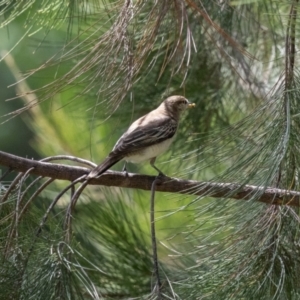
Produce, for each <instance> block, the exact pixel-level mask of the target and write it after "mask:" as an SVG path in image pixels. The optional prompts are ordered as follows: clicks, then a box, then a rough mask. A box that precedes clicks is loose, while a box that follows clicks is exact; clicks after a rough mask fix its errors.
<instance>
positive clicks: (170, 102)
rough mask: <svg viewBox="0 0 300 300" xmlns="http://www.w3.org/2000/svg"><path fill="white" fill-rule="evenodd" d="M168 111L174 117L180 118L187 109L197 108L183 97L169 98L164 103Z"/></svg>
mask: <svg viewBox="0 0 300 300" xmlns="http://www.w3.org/2000/svg"><path fill="white" fill-rule="evenodd" d="M162 105H164V107H165V109H166V111H168V112H169V113H170V114H171V115H172V116H173V117H176V118H179V117H180V115H181V113H182V112H184V111H185V110H186V109H187V108H190V107H195V106H196V104H195V103H191V102H189V101H188V100H187V99H186V98H184V97H183V96H171V97H168V98H167V99H166V100H165V101H164V102H163V103H162Z"/></svg>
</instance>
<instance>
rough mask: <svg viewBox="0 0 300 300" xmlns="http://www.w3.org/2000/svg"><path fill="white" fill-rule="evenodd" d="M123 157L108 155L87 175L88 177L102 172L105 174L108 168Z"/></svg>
mask: <svg viewBox="0 0 300 300" xmlns="http://www.w3.org/2000/svg"><path fill="white" fill-rule="evenodd" d="M121 159H122V157H119V156H108V157H106V158H105V160H104V161H103V162H102V163H101V164H100V165H98V166H97V167H96V168H95V169H93V170H92V171H91V172H90V173H89V174H88V175H87V177H86V179H91V178H95V177H97V176H99V175H101V174H103V173H104V172H105V171H106V170H108V169H109V168H110V167H111V166H113V165H114V164H116V163H117V162H118V161H120V160H121Z"/></svg>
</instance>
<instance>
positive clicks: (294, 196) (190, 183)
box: [0, 151, 300, 206]
mask: <svg viewBox="0 0 300 300" xmlns="http://www.w3.org/2000/svg"><path fill="white" fill-rule="evenodd" d="M0 165H2V166H4V167H7V168H9V169H11V170H14V171H17V172H26V171H28V170H29V169H31V168H33V169H32V171H31V172H30V173H31V174H34V175H38V176H43V177H50V178H53V179H57V180H68V181H74V180H75V179H77V178H79V177H81V176H83V175H85V174H88V172H89V171H90V169H88V168H83V167H77V166H68V165H63V164H54V163H47V162H41V161H36V160H31V159H26V158H22V157H19V156H15V155H12V154H9V153H6V152H2V151H0ZM155 178H156V176H148V175H140V174H132V173H128V175H126V174H124V173H123V172H115V171H108V172H106V173H105V174H103V175H102V176H100V177H99V178H97V179H92V180H90V181H89V184H92V185H104V186H116V187H123V188H132V189H141V190H147V191H150V190H151V185H152V183H153V181H154V180H155ZM156 191H158V192H169V193H179V194H187V195H195V196H210V197H214V198H232V199H237V200H251V199H255V200H256V201H260V202H264V203H268V204H275V205H289V206H300V192H298V191H290V190H283V189H278V188H272V187H260V186H254V185H240V184H236V183H218V182H205V181H195V180H182V179H178V178H170V177H162V178H161V180H160V181H159V184H157V186H156Z"/></svg>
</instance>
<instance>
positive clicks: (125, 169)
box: [122, 161, 128, 176]
mask: <svg viewBox="0 0 300 300" xmlns="http://www.w3.org/2000/svg"><path fill="white" fill-rule="evenodd" d="M126 166H127V161H125V163H124V166H123V169H122V172H125V175H126V176H128V172H127V167H126Z"/></svg>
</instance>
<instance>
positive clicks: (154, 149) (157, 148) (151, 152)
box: [125, 137, 173, 163]
mask: <svg viewBox="0 0 300 300" xmlns="http://www.w3.org/2000/svg"><path fill="white" fill-rule="evenodd" d="M172 141H173V137H172V138H170V139H167V140H165V141H163V142H161V143H158V144H155V145H152V146H148V147H146V148H144V149H141V150H139V151H137V152H134V153H132V154H129V155H128V156H126V157H125V160H126V161H128V162H132V163H140V162H143V161H146V160H149V159H151V158H153V157H156V156H158V155H160V154H162V153H164V152H165V151H167V150H168V148H169V146H170V145H171V143H172Z"/></svg>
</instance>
